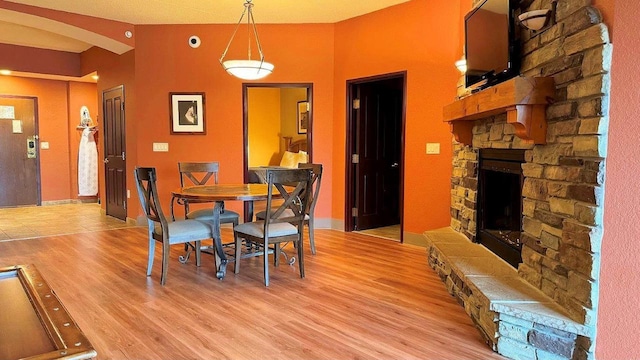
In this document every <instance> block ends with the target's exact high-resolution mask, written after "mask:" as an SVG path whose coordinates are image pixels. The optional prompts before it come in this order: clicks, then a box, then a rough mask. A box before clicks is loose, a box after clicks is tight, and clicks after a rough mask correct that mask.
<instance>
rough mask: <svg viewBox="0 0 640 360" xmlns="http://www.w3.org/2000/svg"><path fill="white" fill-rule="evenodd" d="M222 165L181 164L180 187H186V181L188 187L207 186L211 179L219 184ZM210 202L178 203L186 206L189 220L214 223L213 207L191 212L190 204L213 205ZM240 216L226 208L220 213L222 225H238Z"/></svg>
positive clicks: (214, 163) (209, 163) (179, 165)
mask: <svg viewBox="0 0 640 360" xmlns="http://www.w3.org/2000/svg"><path fill="white" fill-rule="evenodd" d="M219 170H220V164H219V163H218V162H217V161H214V162H179V163H178V171H179V172H180V187H185V180H189V181H190V183H188V184H187V185H207V183H208V182H209V180H210V179H213V183H214V184H218V171H219ZM211 202H212V201H209V200H189V201H187V200H179V201H178V203H181V204H182V205H184V213H185V217H186V218H187V219H193V220H200V221H213V206H209V207H208V208H206V209H198V210H194V211H190V209H189V204H195V203H211ZM239 218H240V215H239V214H238V213H237V212H235V211H231V210H227V209H225V208H224V203H223V206H222V210H221V211H220V224H233V226H236V225H238V222H239Z"/></svg>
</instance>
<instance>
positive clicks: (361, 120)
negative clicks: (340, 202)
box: [345, 72, 406, 242]
mask: <svg viewBox="0 0 640 360" xmlns="http://www.w3.org/2000/svg"><path fill="white" fill-rule="evenodd" d="M347 89H348V94H347V96H348V104H349V110H348V115H347V147H346V150H347V151H346V155H347V158H346V164H347V166H346V174H347V183H346V199H345V205H346V209H345V231H356V230H357V231H362V230H368V229H376V228H389V227H391V228H395V229H397V230H396V232H399V233H398V238H397V240H399V241H400V242H402V213H403V196H404V188H403V183H404V181H403V174H404V164H403V160H404V131H405V130H404V129H405V93H406V91H405V89H406V72H399V73H393V74H386V75H381V76H375V77H370V78H364V79H357V80H350V81H348V82H347Z"/></svg>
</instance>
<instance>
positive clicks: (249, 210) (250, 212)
mask: <svg viewBox="0 0 640 360" xmlns="http://www.w3.org/2000/svg"><path fill="white" fill-rule="evenodd" d="M247 218H248V220H247V219H244V222H251V221H253V200H251V201H247Z"/></svg>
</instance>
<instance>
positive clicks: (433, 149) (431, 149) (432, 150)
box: [427, 143, 440, 155]
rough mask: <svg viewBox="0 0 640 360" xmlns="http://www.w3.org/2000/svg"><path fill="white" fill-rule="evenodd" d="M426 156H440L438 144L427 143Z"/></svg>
mask: <svg viewBox="0 0 640 360" xmlns="http://www.w3.org/2000/svg"><path fill="white" fill-rule="evenodd" d="M427 154H429V155H431V154H440V143H427Z"/></svg>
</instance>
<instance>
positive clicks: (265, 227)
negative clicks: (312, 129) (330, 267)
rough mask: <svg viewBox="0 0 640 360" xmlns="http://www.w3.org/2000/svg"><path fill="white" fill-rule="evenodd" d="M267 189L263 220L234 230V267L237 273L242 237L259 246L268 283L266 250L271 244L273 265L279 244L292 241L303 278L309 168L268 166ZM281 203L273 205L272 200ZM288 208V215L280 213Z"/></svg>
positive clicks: (276, 260)
mask: <svg viewBox="0 0 640 360" xmlns="http://www.w3.org/2000/svg"><path fill="white" fill-rule="evenodd" d="M266 178H267V184H268V192H267V209H272V211H270V212H269V213H268V214H267V216H266V217H265V219H264V220H257V221H253V222H247V223H244V224H240V225H238V226H236V227H235V228H234V229H233V233H234V237H235V268H234V272H235V273H236V274H238V273H239V272H240V260H241V257H242V253H241V251H242V240H243V239H244V240H245V241H247V242H249V243H257V244H259V245H261V246H262V247H263V249H264V251H263V252H262V253H261V254H262V255H264V284H265V286H269V252H270V250H271V245H273V257H274V266H278V259H279V257H280V244H282V243H285V242H293V243H294V244H295V245H296V249H297V254H298V266H299V269H300V277H301V278H304V251H303V237H304V217H305V210H306V209H307V205H308V201H309V191H307V190H308V189H310V187H311V171H310V170H309V169H269V170H267V172H266ZM278 197H279V198H281V199H282V200H283V202H282V203H281V204H280V205H279V206H278V207H277V208H272V206H271V205H272V201H273V200H274V199H275V198H278ZM285 211H290V216H282V215H283V213H284V212H285Z"/></svg>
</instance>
